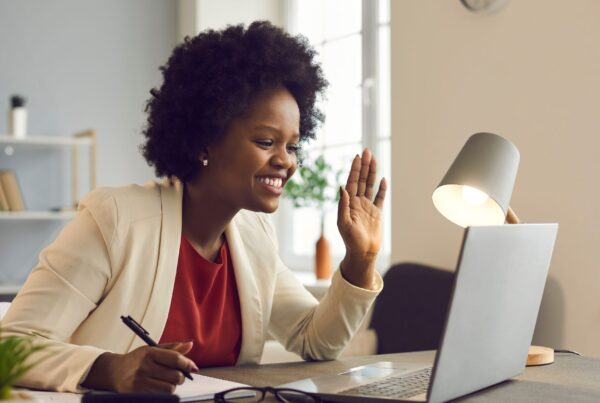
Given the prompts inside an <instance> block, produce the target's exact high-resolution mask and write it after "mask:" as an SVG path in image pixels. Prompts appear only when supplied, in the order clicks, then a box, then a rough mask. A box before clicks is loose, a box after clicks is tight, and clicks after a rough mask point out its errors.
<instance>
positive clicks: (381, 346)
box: [370, 263, 454, 354]
mask: <svg viewBox="0 0 600 403" xmlns="http://www.w3.org/2000/svg"><path fill="white" fill-rule="evenodd" d="M453 283H454V273H453V272H449V271H446V270H441V269H437V268H434V267H431V266H425V265H422V264H418V263H399V264H396V265H394V266H392V267H391V268H390V269H389V270H388V271H387V272H386V273H385V275H384V287H383V290H382V292H381V294H380V295H379V296H378V297H377V300H376V302H375V307H374V309H373V316H372V319H371V324H370V327H371V328H372V329H374V330H375V331H376V333H377V339H378V347H377V353H378V354H387V353H398V352H405V351H421V350H435V349H437V348H438V347H439V345H440V341H441V336H442V330H443V326H444V322H445V320H446V315H447V312H448V304H449V302H450V294H451V291H452V286H453Z"/></svg>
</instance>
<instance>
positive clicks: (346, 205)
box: [337, 186, 350, 228]
mask: <svg viewBox="0 0 600 403" xmlns="http://www.w3.org/2000/svg"><path fill="white" fill-rule="evenodd" d="M348 220H350V196H349V195H348V192H347V191H346V190H344V189H343V188H342V187H341V186H340V201H339V203H338V218H337V225H338V228H339V227H340V226H341V225H343V224H344V223H346V222H348Z"/></svg>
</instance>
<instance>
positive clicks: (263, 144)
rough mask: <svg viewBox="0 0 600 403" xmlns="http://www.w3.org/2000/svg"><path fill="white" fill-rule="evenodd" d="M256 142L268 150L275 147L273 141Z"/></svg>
mask: <svg viewBox="0 0 600 403" xmlns="http://www.w3.org/2000/svg"><path fill="white" fill-rule="evenodd" d="M254 142H255V143H256V144H258V145H259V146H261V147H264V148H268V147H271V146H272V145H273V140H255V141H254Z"/></svg>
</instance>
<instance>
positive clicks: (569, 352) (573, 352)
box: [554, 350, 581, 355]
mask: <svg viewBox="0 0 600 403" xmlns="http://www.w3.org/2000/svg"><path fill="white" fill-rule="evenodd" d="M554 352H555V353H568V354H575V355H581V353H578V352H577V351H573V350H554Z"/></svg>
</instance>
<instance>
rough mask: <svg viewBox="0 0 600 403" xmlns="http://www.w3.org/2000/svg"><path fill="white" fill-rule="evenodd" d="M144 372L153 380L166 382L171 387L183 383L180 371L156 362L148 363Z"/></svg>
mask: <svg viewBox="0 0 600 403" xmlns="http://www.w3.org/2000/svg"><path fill="white" fill-rule="evenodd" d="M144 372H146V373H147V374H148V376H149V377H150V378H152V379H154V380H157V381H160V382H166V383H169V384H171V385H181V384H182V383H183V382H185V377H184V375H183V373H181V371H179V370H177V369H173V368H170V367H167V366H164V365H161V364H159V363H157V362H150V363H148V365H146V366H145V367H144Z"/></svg>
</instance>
